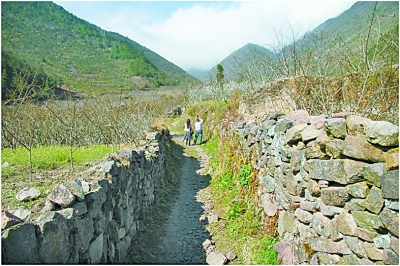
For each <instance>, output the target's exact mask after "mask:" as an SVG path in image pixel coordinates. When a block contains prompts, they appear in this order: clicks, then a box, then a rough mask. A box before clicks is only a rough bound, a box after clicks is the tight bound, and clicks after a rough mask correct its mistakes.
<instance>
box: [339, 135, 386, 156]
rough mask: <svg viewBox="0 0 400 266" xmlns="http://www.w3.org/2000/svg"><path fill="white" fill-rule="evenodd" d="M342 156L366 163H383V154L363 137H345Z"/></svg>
mask: <svg viewBox="0 0 400 266" xmlns="http://www.w3.org/2000/svg"><path fill="white" fill-rule="evenodd" d="M343 154H344V155H346V156H348V157H351V158H355V159H359V160H362V161H368V162H376V163H377V162H384V161H385V156H384V155H385V154H384V152H383V151H382V150H381V149H379V148H377V147H375V146H374V145H372V144H371V143H369V142H368V141H367V139H366V138H365V137H356V136H350V135H348V136H346V138H345V140H344V149H343Z"/></svg>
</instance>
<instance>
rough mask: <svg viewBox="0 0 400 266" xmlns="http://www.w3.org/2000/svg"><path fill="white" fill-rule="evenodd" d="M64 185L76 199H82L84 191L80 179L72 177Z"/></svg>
mask: <svg viewBox="0 0 400 266" xmlns="http://www.w3.org/2000/svg"><path fill="white" fill-rule="evenodd" d="M65 187H66V188H67V189H68V190H69V191H70V192H71V193H72V194H73V195H75V196H76V197H77V198H78V199H81V200H84V199H85V193H84V191H83V187H82V183H81V180H80V179H77V178H76V179H74V180H71V181H70V182H68V183H67V184H66V185H65Z"/></svg>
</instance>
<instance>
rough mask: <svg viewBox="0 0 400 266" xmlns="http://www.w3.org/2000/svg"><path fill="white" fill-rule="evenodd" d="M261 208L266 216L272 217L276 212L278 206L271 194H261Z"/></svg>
mask: <svg viewBox="0 0 400 266" xmlns="http://www.w3.org/2000/svg"><path fill="white" fill-rule="evenodd" d="M261 202H262V206H263V208H264V212H265V213H266V214H267V215H268V216H274V215H275V214H276V213H277V211H278V204H277V203H276V201H275V199H274V198H273V197H272V195H271V194H263V195H262V196H261Z"/></svg>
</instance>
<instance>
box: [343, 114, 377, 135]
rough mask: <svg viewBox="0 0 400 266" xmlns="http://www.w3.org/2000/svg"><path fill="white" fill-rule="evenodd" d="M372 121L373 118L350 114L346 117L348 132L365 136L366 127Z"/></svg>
mask: <svg viewBox="0 0 400 266" xmlns="http://www.w3.org/2000/svg"><path fill="white" fill-rule="evenodd" d="M371 122H372V120H371V119H369V118H366V117H362V116H358V115H349V116H348V117H347V119H346V126H347V133H348V134H349V135H353V136H365V133H364V132H365V128H366V127H367V126H368V125H369V124H370V123H371Z"/></svg>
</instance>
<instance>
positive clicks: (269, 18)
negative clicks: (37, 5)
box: [78, 1, 355, 70]
mask: <svg viewBox="0 0 400 266" xmlns="http://www.w3.org/2000/svg"><path fill="white" fill-rule="evenodd" d="M86 3H88V2H86ZM99 3H102V4H103V6H102V7H101V5H100V6H98V4H99ZM104 3H105V2H92V6H93V7H94V8H95V10H96V16H92V18H91V21H90V20H89V21H90V22H91V23H93V24H96V25H98V26H100V27H101V28H104V29H105V30H109V31H115V32H118V33H120V34H121V35H124V36H128V37H129V38H130V39H132V40H134V41H136V42H138V43H139V44H141V45H143V46H146V47H147V48H149V49H151V50H153V51H154V52H156V53H158V54H159V55H161V56H162V57H164V58H166V59H167V60H169V61H171V62H173V63H174V64H176V65H178V66H180V67H181V68H183V69H185V70H188V69H190V68H199V69H203V70H208V69H210V68H212V67H213V66H215V65H216V64H217V63H218V62H219V61H221V60H223V59H224V58H225V57H227V56H228V55H229V54H230V53H232V52H233V51H235V50H237V49H239V48H241V47H242V46H244V45H245V44H247V43H255V44H259V45H262V46H265V47H267V48H269V46H273V45H274V44H275V43H276V41H277V39H276V36H275V31H276V32H278V35H280V36H284V37H287V38H286V40H287V43H289V42H291V41H292V39H291V36H292V31H293V32H294V33H295V37H301V35H303V34H304V33H305V32H306V31H307V30H312V29H314V28H315V27H317V26H318V25H319V24H321V23H323V22H324V21H326V20H328V19H330V18H332V17H336V16H338V15H339V14H340V13H342V12H344V11H345V10H347V9H348V8H350V7H351V5H352V4H354V3H355V1H352V2H350V1H332V2H328V1H287V2H283V1H243V2H192V3H188V2H182V3H179V2H170V3H168V2H167V3H163V2H150V3H151V4H150V3H141V2H135V3H134V5H133V4H132V3H131V2H120V4H118V5H113V6H111V5H109V8H105V6H106V5H105V4H104ZM96 5H97V7H96ZM168 5H171V6H170V9H169V10H168V12H167V13H166V12H165V11H166V10H167V9H166V7H167V6H168ZM172 5H174V6H172ZM175 6H176V7H175ZM179 6H182V7H180V8H178V7H179ZM86 15H87V14H86ZM78 16H79V15H78ZM82 18H83V17H82ZM84 19H85V18H84Z"/></svg>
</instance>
